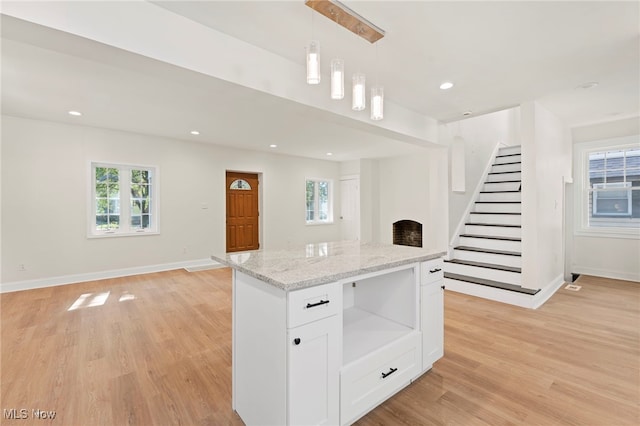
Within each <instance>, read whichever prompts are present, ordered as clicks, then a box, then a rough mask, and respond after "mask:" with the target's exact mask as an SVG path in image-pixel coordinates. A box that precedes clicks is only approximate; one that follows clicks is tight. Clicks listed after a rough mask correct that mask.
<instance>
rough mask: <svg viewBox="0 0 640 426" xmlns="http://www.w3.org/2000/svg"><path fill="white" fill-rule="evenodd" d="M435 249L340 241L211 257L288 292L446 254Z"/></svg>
mask: <svg viewBox="0 0 640 426" xmlns="http://www.w3.org/2000/svg"><path fill="white" fill-rule="evenodd" d="M444 254H445V252H441V251H436V250H433V249H424V248H417V247H407V246H398V245H392V244H378V243H361V242H358V241H339V242H327V243H313V244H307V245H303V246H300V247H296V248H290V249H278V250H275V249H274V250H269V249H266V250H256V251H246V252H238V253H227V254H225V255H223V256H216V255H213V256H211V258H212V259H213V260H215V261H218V262H220V263H222V264H223V265H227V266H230V267H231V268H233V269H236V270H238V271H240V272H244V273H245V274H247V275H250V276H252V277H254V278H257V279H259V280H261V281H264V282H266V283H269V284H271V285H273V286H275V287H278V288H280V289H282V290H285V291H290V290H297V289H301V288H306V287H312V286H315V285H320V284H326V283H330V282H335V281H338V280H341V279H344V278H349V277H353V276H356V275H361V274H366V273H369V272H375V271H380V270H383V269H390V268H394V267H397V266H402V265H407V264H410V263H414V262H424V261H426V260H430V259H435V258H438V257H442V256H444Z"/></svg>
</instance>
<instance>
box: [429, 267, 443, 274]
mask: <svg viewBox="0 0 640 426" xmlns="http://www.w3.org/2000/svg"><path fill="white" fill-rule="evenodd" d="M440 271H442V269H440V268H436V269H429V273H430V274H435V273H436V272H440Z"/></svg>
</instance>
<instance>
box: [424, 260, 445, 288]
mask: <svg viewBox="0 0 640 426" xmlns="http://www.w3.org/2000/svg"><path fill="white" fill-rule="evenodd" d="M443 267H444V261H443V260H442V259H432V260H428V261H426V262H422V264H421V265H420V270H421V272H420V284H429V283H432V282H434V281H438V280H441V279H444V271H443Z"/></svg>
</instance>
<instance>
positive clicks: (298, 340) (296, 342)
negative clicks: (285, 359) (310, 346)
mask: <svg viewBox="0 0 640 426" xmlns="http://www.w3.org/2000/svg"><path fill="white" fill-rule="evenodd" d="M293 344H294V345H296V346H297V345H299V344H300V338H299V337H296V338H295V339H293Z"/></svg>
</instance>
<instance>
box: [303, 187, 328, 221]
mask: <svg viewBox="0 0 640 426" xmlns="http://www.w3.org/2000/svg"><path fill="white" fill-rule="evenodd" d="M306 200H307V205H306V207H307V208H306V221H307V224H321V223H333V182H332V181H331V180H328V179H307V181H306Z"/></svg>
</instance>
